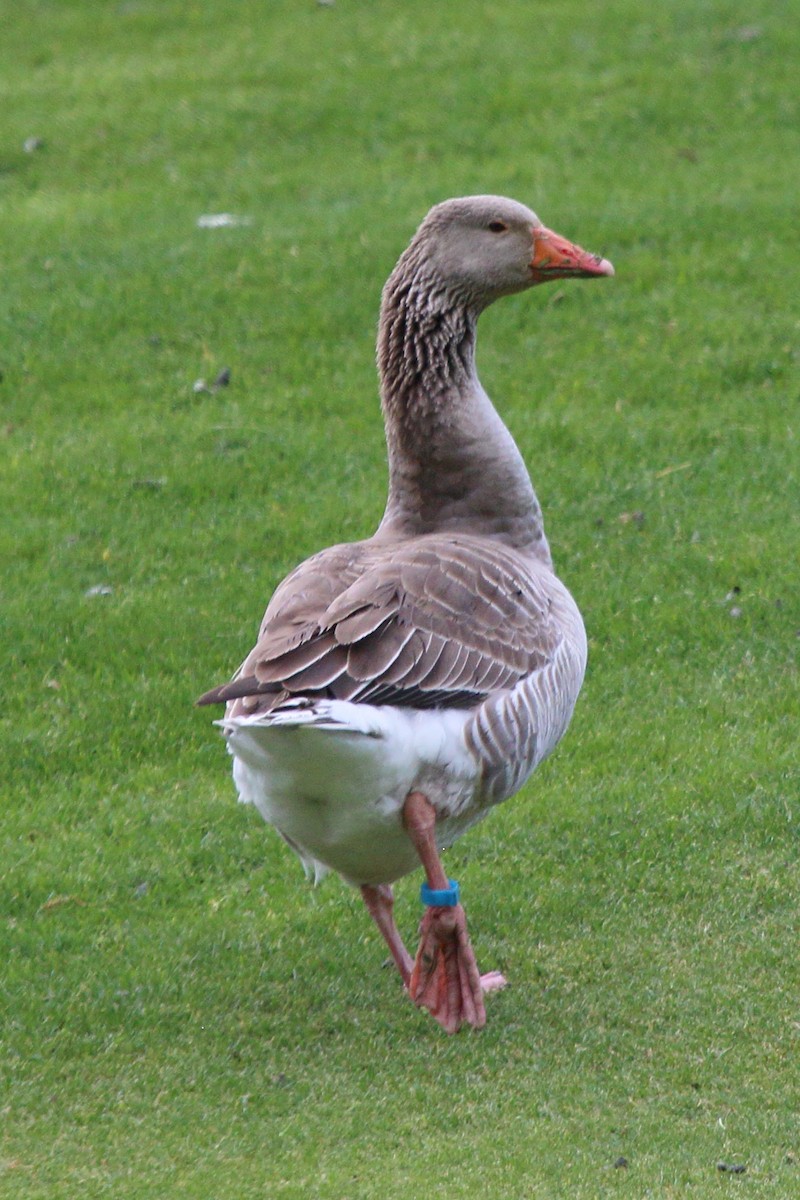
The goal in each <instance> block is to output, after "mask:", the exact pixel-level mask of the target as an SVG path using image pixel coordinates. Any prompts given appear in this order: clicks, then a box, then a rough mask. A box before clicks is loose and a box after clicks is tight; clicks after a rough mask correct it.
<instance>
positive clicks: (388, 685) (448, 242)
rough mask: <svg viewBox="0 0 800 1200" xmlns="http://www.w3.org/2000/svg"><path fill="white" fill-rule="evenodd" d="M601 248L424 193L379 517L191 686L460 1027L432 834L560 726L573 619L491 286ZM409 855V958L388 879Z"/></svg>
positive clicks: (237, 759) (506, 788) (501, 288)
mask: <svg viewBox="0 0 800 1200" xmlns="http://www.w3.org/2000/svg"><path fill="white" fill-rule="evenodd" d="M613 274H614V269H613V267H612V265H611V263H610V262H608V261H607V260H606V259H605V258H601V257H600V256H599V255H594V254H590V253H588V252H586V251H584V250H582V249H581V248H580V247H579V246H577V245H575V244H573V243H572V242H569V241H568V240H567V239H566V238H563V237H561V236H560V235H558V234H556V233H553V232H552V231H551V230H549V229H547V228H546V227H545V226H544V225H543V224H542V222H541V221H540V220H539V218H538V217H537V216H536V215H535V213H533V212H532V211H531V210H530V209H529V208H527V207H526V206H525V205H523V204H520V203H517V202H516V201H514V200H510V199H507V198H505V197H502V196H489V195H485V196H467V197H461V198H456V199H451V200H445V201H444V202H443V203H440V204H437V205H436V206H435V207H434V208H432V209H431V210H430V212H429V213H428V214H427V216H426V217H425V219H424V220H423V221H422V223H421V225H420V226H419V228H418V229H417V232H416V234H415V235H414V237H413V239H412V240H411V243H410V244H409V246H408V247H407V249H406V250H405V251H404V253H403V254H402V255H401V257H400V259H399V261H398V263H397V265H396V267H395V269H394V271H393V272H392V274H391V276H390V277H389V279H388V281H387V283H386V285H385V287H384V289H383V294H382V301H381V310H380V320H379V326H378V344H377V365H378V372H379V376H380V395H381V407H382V411H383V419H384V424H385V433H386V445H387V453H388V468H389V480H388V497H387V502H386V509H385V512H384V515H383V518H382V520H381V522H380V524H379V526H378V528H377V530H376V532H375V533H374V534H373V535H372V536H371V537H367V538H366V539H364V540H363V541H358V542H353V543H347V544H341V545H335V546H332V547H330V548H328V549H326V550H322V551H321V552H320V553H318V554H315V555H313V556H312V557H311V558H309V559H307V560H306V561H305V562H303V563H301V564H300V565H299V566H298V567H296V568H295V570H293V571H292V572H291V573H290V574H289V575H288V576H287V578H286V579H284V581H283V582H282V583H281V584H280V585H279V586H278V588H277V589H276V591H275V593H274V595H273V596H272V599H271V600H270V602H269V605H268V607H267V610H266V613H265V615H264V618H263V621H262V623H261V628H260V632H259V635H258V639H257V641H256V644H255V646H254V647H253V649H252V650H251V651H250V653H249V654H248V655H247V657H246V658H245V660H244V662H243V663H242V665H241V666H240V668H239V670H238V671H237V672H236V674H235V675H234V677H233V680H232V681H231V682H229V683H226V684H223V685H222V686H219V687H215V688H213V689H212V690H211V691H209V692H206V694H205V695H203V696H202V697H201V698H200V699H199V701H198V703H199V704H201V705H207V704H221V703H224V704H225V705H226V707H225V711H224V716H223V718H222V719H221V721H219V722H217V723H218V724H219V725H221V727H222V731H223V733H224V736H225V738H226V741H227V746H228V750H229V752H230V754H231V755H232V757H233V777H234V781H235V785H236V788H237V789H238V794H239V798H240V800H242V801H244V802H246V803H250V804H253V805H255V807H256V808H257V810H258V811H259V813H260V814H261V816H262V817H263V818H264V819H265V820H266V821H267V822H268V823H269V824H271V825H273V826H274V827H275V829H277V831H278V832H279V833H280V834H281V835H282V837H283V838H284V839H285V841H286V842H287V843H288V844H289V846H290V847H291V848H292V849H293V850H294V851H295V852H296V854H297V855H298V856H299V858H300V859H301V861H302V863H303V865H304V867H305V869H306V873H307V874H308V875H309V876H312V877H313V878H314V879H315V880H318V879H319V878H321V877H322V876H323V875H324V874H325V873H326V872H327V871H329V870H332V871H335V872H338V874H339V875H340V876H341V877H342V878H343V879H344V880H345V881H346V882H347V883H349V884H352V885H354V886H355V887H358V888H360V891H361V895H362V897H363V900H364V902H365V905H366V908H367V910H368V912H369V914H370V916H371V917H372V918H373V920H374V921H375V924H376V925H377V927H378V929H379V931H380V933H381V934H382V935H383V938H384V939H385V941H386V944H387V945H388V948H389V951H390V953H391V956H392V959H393V960H394V963H395V964H396V966H397V969H398V971H399V973H400V976H401V978H402V981H403V984H404V986H405V990H406V992H407V993H408V995H409V996H410V998H411V1000H412V1001H413V1002H414V1003H415V1004H416V1005H417V1006H418V1007H420V1008H423V1009H427V1010H428V1012H429V1013H430V1014H431V1015H432V1016H433V1017H434V1018H435V1020H436V1021H438V1023H439V1024H440V1025H441V1027H442V1028H443V1029H444V1030H445V1031H446V1032H448V1033H454V1032H455V1031H456V1030H458V1029H459V1028H460V1027H461V1026H462V1025H467V1026H471V1027H474V1028H481V1027H482V1026H483V1025H484V1024H485V1022H486V1007H485V1003H484V993H486V992H491V991H493V990H496V989H499V988H501V987H503V986H504V985H505V983H506V980H505V978H504V977H503V975H502V974H500V973H499V972H497V971H492V972H489V973H488V974H484V975H481V974H480V973H479V971H478V967H477V964H476V961H475V955H474V952H473V950H472V946H471V943H470V939H469V934H468V930H467V921H466V914H465V910H464V907H463V905H462V904H461V901H460V892H459V886H458V883H457V881H455V880H452V879H450V878H449V877H448V875H447V874H446V872H445V870H444V866H443V863H442V858H441V852H442V851H443V850H444V849H446V848H447V847H449V846H451V845H452V844H453V843H454V842H455V841H456V839H457V838H459V837H461V835H462V834H464V833H465V832H466V830H467V829H469V828H470V826H472V825H474V824H475V823H476V822H477V821H480V820H482V819H483V817H485V816H486V814H487V813H488V812H489V810H490V809H491V808H493V807H494V806H495V805H497V804H499V803H500V802H501V801H503V800H506V799H508V798H509V797H510V796H512V795H513V794H514V793H515V792H517V791H518V790H519V789H520V788H521V787H522V785H523V784H524V782H525V781H526V780H527V778H528V777H529V775H530V774H531V772H532V771H533V770H534V768H535V767H536V766H537V765H538V764H539V763H540V762H541V761H542V760H543V759H544V758H545V757H546V756H547V755H548V754H549V753H550V752H551V751H552V750H553V748H554V746H555V745H556V743H557V742H558V741H559V739H560V738H561V736H562V734H563V733H564V732H565V730H566V728H567V726H568V724H569V722H570V718H571V716H572V711H573V708H574V706H575V702H576V700H577V697H578V693H579V691H580V688H581V683H582V681H583V675H584V669H585V665H586V634H585V631H584V626H583V622H582V619H581V615H580V612H579V610H578V607H577V605H576V603H575V601H574V600H573V598H572V596H571V595H570V593H569V592H568V590H567V588H566V587H565V586H564V584H563V583H562V582H561V581H560V579H559V578H558V576H557V575H556V574H555V571H554V568H553V561H552V558H551V555H550V548H549V545H548V542H547V538H546V537H545V532H544V527H543V522H542V511H541V508H540V505H539V502H538V500H537V498H536V494H535V492H534V489H533V486H532V484H531V480H530V477H529V475H528V471H527V469H526V467H525V464H524V462H523V459H522V456H521V454H520V452H519V450H518V449H517V446H516V444H515V442H514V440H513V438H512V436H511V434H510V433H509V431H508V429H507V428H506V426H505V425H504V424H503V422H502V420H501V418H500V416H499V415H498V413H497V411H496V410H495V408H494V407H493V405H492V403H491V401H490V400H489V397H488V396H487V394H486V392H485V391H484V389H483V387H482V386H481V384H480V382H479V380H478V376H477V373H476V369H475V334H476V324H477V320H478V317H479V315H480V314H481V312H482V311H483V310H484V309H485V308H486V307H487V306H488V305H489V304H492V303H493V302H494V301H495V300H497V299H499V298H500V297H502V296H507V295H510V294H512V293H515V292H521V291H524V290H526V289H528V288H532V287H535V286H537V285H538V284H542V283H547V282H548V281H550V280H561V279H568V278H587V279H588V278H598V277H602V276H610V275H613ZM420 866H421V867H422V869H423V871H424V882H423V884H422V888H421V893H420V895H421V900H422V902H423V905H424V910H423V912H424V915H423V917H422V921H421V923H420V927H419V946H418V949H417V953H416V956H415V957H414V958H412V957H411V955H410V954H409V952H408V950H407V949H406V947H405V945H404V944H403V941H402V938H401V936H400V934H399V932H398V930H397V927H396V925H395V921H394V917H393V893H392V884H393V883H394V882H395V881H396V880H397V879H399V878H401V877H402V876H404V875H407V874H409V873H410V872H412V871H414V870H415V869H417V868H419V867H420Z"/></svg>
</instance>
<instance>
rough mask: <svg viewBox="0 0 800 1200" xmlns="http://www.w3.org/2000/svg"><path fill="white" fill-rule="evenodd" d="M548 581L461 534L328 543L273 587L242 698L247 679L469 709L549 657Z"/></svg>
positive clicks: (552, 641) (301, 690)
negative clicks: (328, 544) (328, 548)
mask: <svg viewBox="0 0 800 1200" xmlns="http://www.w3.org/2000/svg"><path fill="white" fill-rule="evenodd" d="M549 578H551V577H550V576H549V573H548V571H547V568H545V567H543V566H542V564H541V563H537V562H535V561H534V560H531V559H526V558H523V556H521V555H520V554H519V553H517V552H515V551H513V550H511V549H509V548H508V547H506V546H504V545H502V544H500V543H497V542H495V541H493V540H490V539H485V538H477V537H470V536H468V535H458V536H455V535H445V534H428V535H425V536H422V537H418V538H412V539H408V540H405V541H397V542H390V541H388V539H387V540H381V539H378V538H376V539H369V540H367V541H365V542H357V543H354V544H352V545H343V546H335V547H333V548H332V549H330V550H326V551H322V553H321V554H317V555H315V556H314V557H313V558H310V559H308V560H307V561H306V562H305V563H302V564H301V565H300V566H299V567H297V568H296V569H295V570H294V571H293V572H292V573H291V574H290V575H289V576H287V578H286V579H285V580H284V581H283V583H282V584H281V585H280V586H279V587H278V589H277V590H276V592H275V595H274V596H273V598H272V600H271V601H270V604H269V606H268V608H267V611H266V613H265V616H264V620H263V622H262V625H261V631H260V635H259V639H258V642H257V643H256V645H255V647H254V648H253V650H252V651H251V653H250V654H249V655H248V657H247V659H246V660H245V662H244V663H243V665H242V667H241V668H240V672H239V678H240V680H241V681H242V684H241V685H240V689H239V691H238V692H237V694H241V686H244V683H243V681H244V680H246V679H249V678H252V679H253V680H254V683H257V685H258V689H259V691H260V692H262V693H263V692H264V691H265V689H267V688H268V689H269V691H270V693H272V692H273V690H274V689H277V688H279V687H280V688H281V689H284V692H282V693H281V694H282V695H283V694H286V693H288V694H289V695H292V696H297V695H312V696H313V695H327V696H335V697H338V698H341V699H350V700H355V701H364V702H370V703H373V704H376V703H380V704H411V705H415V706H419V707H428V706H434V705H435V706H439V707H446V706H448V705H456V704H457V705H462V706H463V705H465V704H466V705H475V704H477V703H479V702H480V701H481V700H482V699H483V698H485V697H486V696H487V695H489V694H491V693H492V692H496V691H498V690H501V689H505V688H510V687H513V686H514V685H515V684H516V683H518V682H519V681H520V680H521V679H522V678H524V677H525V676H526V675H528V674H530V673H531V672H532V671H534V670H536V669H537V668H541V667H543V666H545V665H546V664H547V663H548V662H549V661H551V659H552V657H553V654H554V653H555V650H556V647H557V646H558V644H559V642H560V640H561V632H560V629H559V628H558V625H557V624H556V622H555V621H554V620H553V619H552V617H551V615H550V601H549V596H548V579H549ZM222 691H225V689H224V688H223V689H215V692H214V693H209V696H211V695H216V693H217V692H222ZM264 702H265V703H267V702H269V703H272V701H271V700H270V701H267V699H266V697H265V700H264Z"/></svg>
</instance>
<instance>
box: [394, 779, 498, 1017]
mask: <svg viewBox="0 0 800 1200" xmlns="http://www.w3.org/2000/svg"><path fill="white" fill-rule="evenodd" d="M403 820H404V822H405V826H406V829H407V830H408V834H409V837H410V838H411V840H412V842H413V843H414V846H415V848H416V850H417V853H418V854H419V857H420V861H421V863H422V865H423V867H424V869H425V876H426V878H427V881H428V886H429V887H430V888H435V889H445V888H448V887H449V885H450V881H449V880H448V878H447V876H446V875H445V873H444V868H443V867H442V862H441V859H440V858H439V852H438V850H437V849H436V813H435V811H434V809H433V806H432V805H431V803H430V802H429V801H428V799H427V797H425V796H423V794H422V793H421V792H410V793H409V795H408V797H407V799H406V802H405V806H404V808H403ZM419 932H420V941H419V949H418V950H417V957H416V960H415V962H414V969H413V970H412V972H411V979H410V981H409V984H408V990H409V993H410V995H411V999H412V1000H413V1001H414V1003H415V1004H417V1005H419V1006H420V1007H421V1008H427V1009H428V1011H429V1012H430V1014H431V1016H433V1017H434V1018H435V1020H437V1021H438V1022H439V1024H440V1025H441V1026H442V1028H443V1029H444V1030H446V1032H447V1033H455V1032H456V1031H457V1030H458V1029H460V1028H461V1025H462V1024H463V1023H464V1022H466V1024H467V1025H472V1026H474V1027H475V1028H476V1029H482V1028H483V1026H484V1025H485V1024H486V1008H485V1005H484V1003H483V993H484V992H488V991H493V990H494V989H496V988H501V987H504V986H505V982H506V981H505V979H504V978H503V976H502V975H501V974H500V973H499V972H497V971H493V972H491V974H489V975H483V976H481V975H480V974H479V973H478V965H477V963H476V962H475V954H474V953H473V950H472V946H471V944H470V940H469V934H468V933H467V916H466V913H465V912H464V909H463V908H462V907H461V905H460V904H456V905H454V906H452V907H444V906H442V907H429V908H426V910H425V915H424V916H423V918H422V922H421V924H420V930H419Z"/></svg>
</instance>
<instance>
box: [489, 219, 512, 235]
mask: <svg viewBox="0 0 800 1200" xmlns="http://www.w3.org/2000/svg"><path fill="white" fill-rule="evenodd" d="M489 228H490V229H491V231H492V233H505V232H506V230H507V229H508V226H507V225H506V223H505V221H490V222H489Z"/></svg>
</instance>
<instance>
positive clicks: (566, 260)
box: [407, 196, 614, 308]
mask: <svg viewBox="0 0 800 1200" xmlns="http://www.w3.org/2000/svg"><path fill="white" fill-rule="evenodd" d="M408 252H410V253H411V254H412V256H413V257H414V258H417V257H418V256H420V255H421V256H424V260H425V263H426V266H427V268H428V270H429V271H430V272H431V274H432V275H433V276H434V278H436V279H437V281H438V282H439V283H440V284H442V285H444V286H445V288H446V289H447V290H448V291H449V292H451V293H453V294H455V295H457V296H459V297H460V298H461V299H463V300H464V301H466V302H467V303H469V304H471V305H475V306H477V307H478V308H484V307H485V306H486V305H487V304H491V303H492V301H494V300H497V299H498V298H499V297H500V296H508V295H511V294H512V293H514V292H522V291H525V290H526V289H527V288H531V287H535V286H536V285H537V284H540V283H547V282H548V281H549V280H555V279H592V278H596V277H600V276H604V275H613V274H614V268H613V267H612V265H611V263H610V262H608V260H607V259H605V258H601V257H600V255H599V254H590V253H588V252H587V251H586V250H582V249H581V247H580V246H577V245H575V244H574V243H573V242H570V241H568V240H567V239H566V238H564V237H561V235H560V234H557V233H553V231H552V230H550V229H547V228H546V226H545V225H543V224H542V222H541V221H540V220H539V218H538V217H537V216H536V214H535V213H534V212H532V211H531V210H530V209H529V208H527V207H526V206H525V205H524V204H519V203H518V202H517V201H516V200H509V199H507V198H506V197H504V196H464V197H460V198H457V199H453V200H445V201H443V203H441V204H437V205H436V206H435V207H434V208H432V209H431V210H430V212H429V213H428V215H427V216H426V217H425V219H424V221H423V222H422V224H421V225H420V227H419V229H418V230H417V233H416V236H415V237H414V240H413V241H412V243H411V246H410V247H409V251H408ZM408 252H407V253H408ZM415 252H416V253H415Z"/></svg>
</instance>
